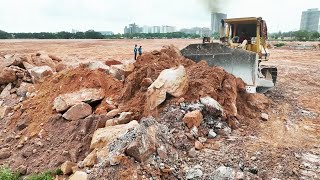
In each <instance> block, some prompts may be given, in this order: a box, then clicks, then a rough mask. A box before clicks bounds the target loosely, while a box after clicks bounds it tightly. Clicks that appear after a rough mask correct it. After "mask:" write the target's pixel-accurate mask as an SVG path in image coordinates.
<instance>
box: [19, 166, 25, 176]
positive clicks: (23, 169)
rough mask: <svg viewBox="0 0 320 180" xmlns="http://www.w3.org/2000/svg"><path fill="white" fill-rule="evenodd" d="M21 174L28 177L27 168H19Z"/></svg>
mask: <svg viewBox="0 0 320 180" xmlns="http://www.w3.org/2000/svg"><path fill="white" fill-rule="evenodd" d="M17 171H18V172H19V174H21V175H26V174H27V166H24V165H20V166H19V167H18V170H17Z"/></svg>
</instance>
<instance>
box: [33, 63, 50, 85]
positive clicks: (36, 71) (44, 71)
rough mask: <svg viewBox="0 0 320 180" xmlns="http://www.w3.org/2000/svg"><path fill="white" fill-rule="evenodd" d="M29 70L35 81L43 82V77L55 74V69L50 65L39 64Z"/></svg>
mask: <svg viewBox="0 0 320 180" xmlns="http://www.w3.org/2000/svg"><path fill="white" fill-rule="evenodd" d="M28 71H29V73H30V76H31V78H32V82H33V83H38V82H41V79H42V78H44V77H46V76H49V75H52V74H53V70H52V68H51V67H49V66H37V67H33V68H31V69H29V70H28Z"/></svg>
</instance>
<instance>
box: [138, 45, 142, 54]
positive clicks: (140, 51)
mask: <svg viewBox="0 0 320 180" xmlns="http://www.w3.org/2000/svg"><path fill="white" fill-rule="evenodd" d="M138 52H139V56H141V55H142V46H140V47H139V49H138Z"/></svg>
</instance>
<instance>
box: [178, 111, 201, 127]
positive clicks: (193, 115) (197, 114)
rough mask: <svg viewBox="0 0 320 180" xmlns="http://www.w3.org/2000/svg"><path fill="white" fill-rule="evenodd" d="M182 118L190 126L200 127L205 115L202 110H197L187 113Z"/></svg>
mask: <svg viewBox="0 0 320 180" xmlns="http://www.w3.org/2000/svg"><path fill="white" fill-rule="evenodd" d="M182 120H183V122H185V123H186V124H187V126H188V128H192V127H194V126H195V127H199V126H200V124H201V123H202V121H203V116H202V114H201V111H199V110H195V111H192V112H189V113H187V114H186V115H185V116H184V117H183V119H182Z"/></svg>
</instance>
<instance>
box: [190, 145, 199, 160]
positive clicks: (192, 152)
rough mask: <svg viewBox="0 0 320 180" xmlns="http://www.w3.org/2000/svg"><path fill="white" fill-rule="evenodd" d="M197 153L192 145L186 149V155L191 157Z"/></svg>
mask: <svg viewBox="0 0 320 180" xmlns="http://www.w3.org/2000/svg"><path fill="white" fill-rule="evenodd" d="M197 154H198V152H197V151H196V149H195V148H194V147H193V148H191V149H190V150H189V151H188V155H189V156H190V157H192V158H194V157H196V156H197Z"/></svg>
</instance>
